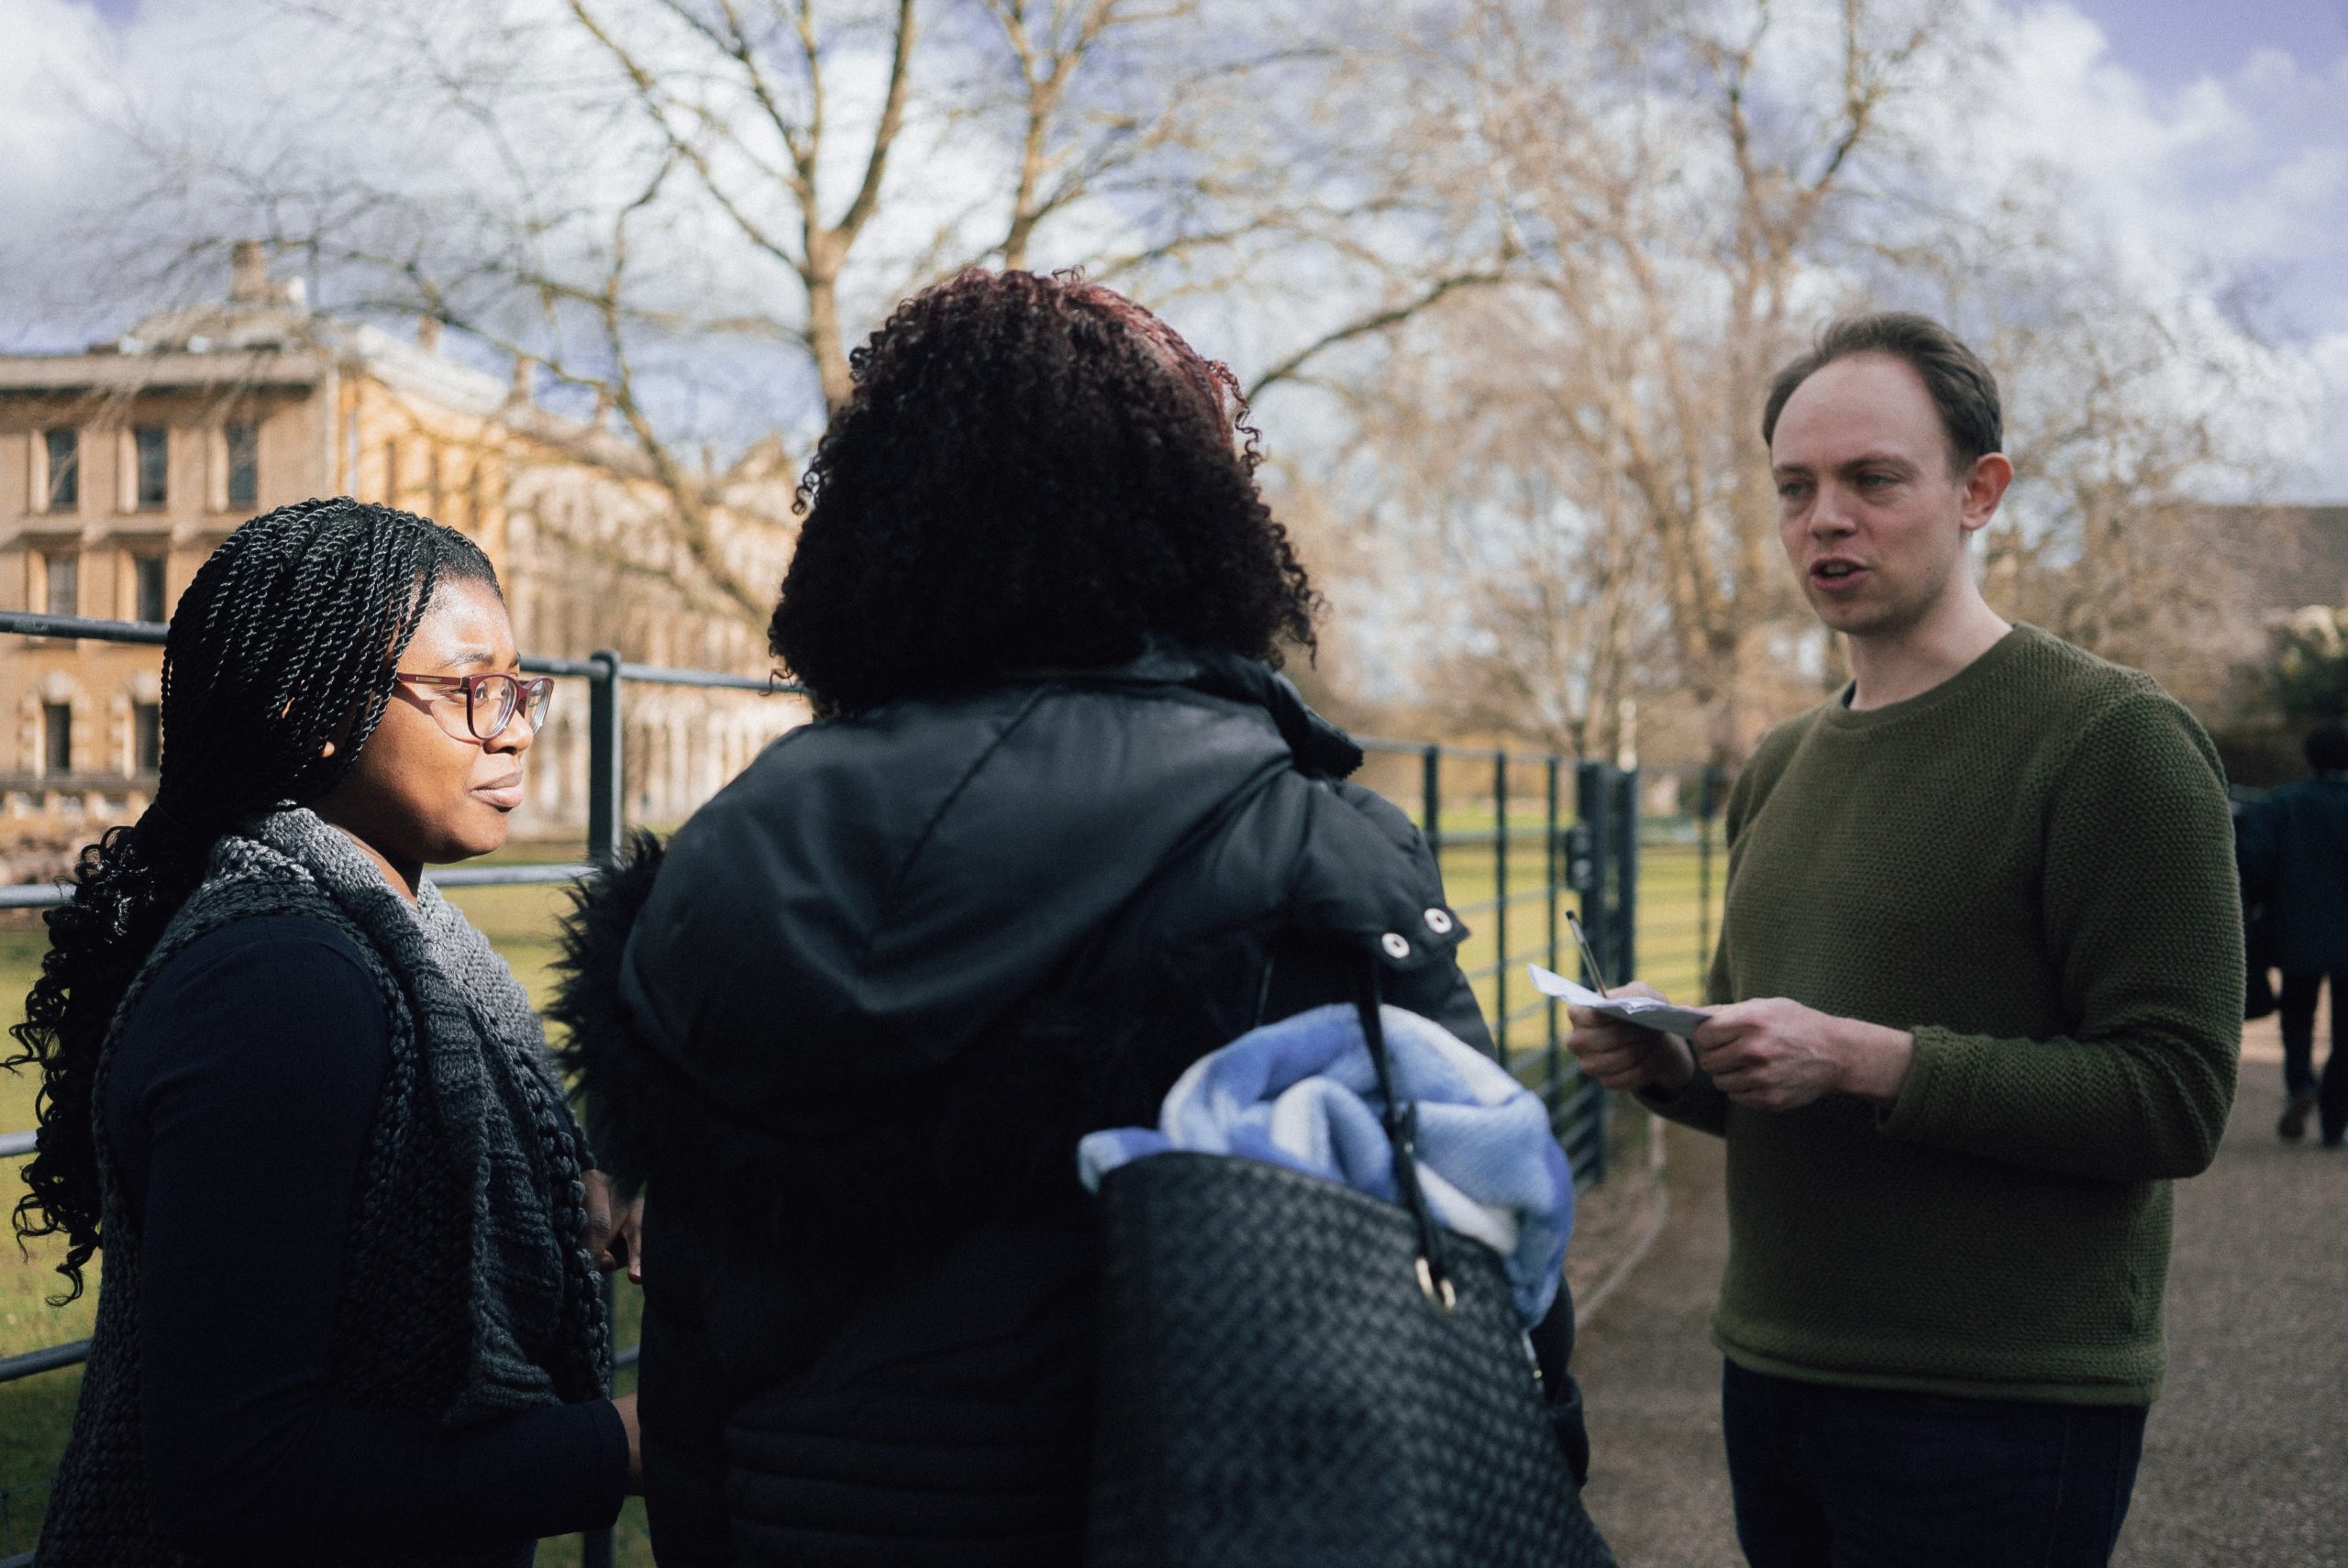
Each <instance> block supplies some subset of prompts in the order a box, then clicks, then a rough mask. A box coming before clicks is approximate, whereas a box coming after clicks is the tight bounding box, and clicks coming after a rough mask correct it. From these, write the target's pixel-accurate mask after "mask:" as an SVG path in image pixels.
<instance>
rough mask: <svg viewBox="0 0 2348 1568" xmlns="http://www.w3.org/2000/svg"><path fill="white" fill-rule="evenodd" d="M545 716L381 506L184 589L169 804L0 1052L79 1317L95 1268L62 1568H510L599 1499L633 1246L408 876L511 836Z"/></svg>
mask: <svg viewBox="0 0 2348 1568" xmlns="http://www.w3.org/2000/svg"><path fill="white" fill-rule="evenodd" d="M547 699H548V683H547V682H545V681H543V680H527V679H523V678H522V677H521V676H520V674H519V667H518V660H517V657H516V655H515V648H514V635H513V629H512V626H511V624H510V623H509V622H508V620H507V617H506V613H505V606H504V602H503V600H502V599H501V597H500V595H499V591H498V587H497V580H496V576H495V574H494V572H493V570H492V569H491V567H490V563H489V561H488V558H486V557H484V556H483V555H482V552H481V551H480V549H479V548H478V547H475V546H474V545H473V544H472V543H471V541H469V540H467V539H466V538H465V537H464V536H462V535H460V534H458V533H456V532H454V531H453V530H451V529H448V528H444V527H441V526H439V525H437V524H434V523H431V522H427V521H426V520H425V519H423V518H421V517H415V516H411V515H409V514H408V513H403V512H395V511H393V510H391V509H390V508H388V507H382V506H373V505H367V504H362V503H360V502H354V501H349V500H330V501H310V502H302V503H300V504H299V505H294V506H289V507H285V508H282V509H281V510H279V511H276V512H272V513H267V514H266V515H263V516H260V517H256V518H254V519H253V520H252V521H251V522H249V523H247V524H245V525H243V526H242V527H240V528H238V530H237V531H236V532H235V533H233V534H231V535H230V536H228V538H227V542H226V543H224V544H223V545H222V546H221V547H220V548H219V549H218V550H217V551H216V552H215V553H214V554H213V556H212V557H211V558H210V559H208V560H207V561H205V564H204V566H203V567H202V568H201V569H199V570H198V571H197V573H196V575H195V579H194V581H193V582H192V583H190V584H189V586H188V589H187V591H186V593H185V595H184V596H183V598H182V599H181V600H180V602H179V605H178V608H177V610H176V612H175V613H173V615H172V624H171V633H170V636H169V639H168V640H167V641H166V643H165V645H164V650H163V695H162V709H163V712H162V718H163V755H162V765H161V781H160V783H159V785H158V788H157V790H156V796H155V801H154V804H153V805H152V806H150V808H149V809H148V811H147V812H146V813H145V814H144V815H142V816H141V817H140V818H139V820H138V823H136V824H135V825H133V826H129V827H118V828H115V829H113V830H111V831H110V832H108V833H107V834H105V837H104V839H102V840H101V841H100V842H99V843H98V844H97V845H93V846H92V847H91V848H89V849H87V850H85V851H83V856H82V859H81V862H80V865H79V867H77V869H76V874H75V879H74V885H73V889H72V900H71V901H70V902H68V903H66V904H64V905H62V906H61V907H60V908H58V909H57V910H55V911H52V912H51V913H50V916H49V925H50V951H49V954H48V956H47V957H46V959H45V960H44V961H43V963H42V967H41V977H40V979H39V982H38V983H37V984H36V985H35V986H34V988H33V990H32V994H31V996H30V997H29V998H28V1001H27V1004H26V1021H25V1022H24V1023H22V1024H20V1025H18V1026H17V1029H16V1031H15V1032H16V1035H17V1040H18V1041H19V1042H20V1043H22V1044H23V1045H24V1047H25V1055H24V1056H22V1057H19V1058H17V1059H18V1060H19V1061H25V1060H29V1061H31V1062H33V1063H35V1064H37V1065H38V1066H39V1069H40V1071H41V1074H42V1077H43V1095H42V1100H41V1127H40V1135H39V1150H38V1153H37V1154H35V1156H34V1158H33V1160H32V1162H31V1164H30V1165H28V1167H27V1169H26V1184H27V1186H28V1187H29V1188H30V1191H29V1192H28V1195H27V1196H26V1198H24V1200H23V1201H22V1202H21V1203H20V1204H19V1205H18V1208H17V1216H16V1223H17V1230H18V1231H19V1232H20V1233H21V1234H25V1235H47V1234H52V1233H62V1234H63V1235H64V1236H65V1238H66V1241H67V1243H68V1251H67V1253H66V1259H65V1262H64V1263H63V1264H61V1266H60V1272H61V1274H63V1275H65V1276H66V1279H67V1281H68V1286H69V1290H68V1294H69V1295H73V1294H78V1293H79V1292H80V1290H81V1289H82V1286H83V1269H84V1267H85V1266H86V1265H87V1264H88V1263H89V1261H90V1259H91V1256H92V1254H93V1253H94V1252H95V1251H96V1250H97V1249H98V1248H100V1247H104V1249H105V1277H104V1279H103V1281H102V1282H101V1284H100V1286H99V1297H98V1315H97V1327H96V1330H95V1333H94V1339H93V1342H92V1345H91V1351H90V1359H89V1364H88V1369H87V1372H86V1374H85V1375H84V1378H83V1385H82V1392H81V1400H80V1405H79V1408H77V1410H76V1412H75V1415H74V1420H73V1432H72V1440H71V1441H70V1442H69V1444H68V1446H67V1449H66V1452H65V1457H64V1460H63V1462H62V1463H61V1467H60V1470H59V1473H58V1477H57V1482H56V1485H55V1488H54V1490H53V1491H52V1493H51V1494H50V1507H49V1512H48V1517H47V1519H46V1521H45V1524H44V1526H43V1529H42V1534H41V1541H40V1550H39V1561H40V1562H42V1563H43V1564H44V1565H46V1568H80V1565H83V1564H90V1565H93V1568H97V1565H103V1568H126V1565H139V1564H150V1563H152V1564H165V1563H170V1564H185V1563H191V1562H238V1563H256V1562H302V1563H305V1564H306V1563H324V1562H341V1561H366V1562H433V1563H467V1564H471V1563H481V1564H503V1565H508V1568H510V1565H513V1564H519V1563H526V1562H528V1561H529V1559H530V1554H531V1542H532V1541H533V1540H535V1539H536V1538H537V1537H539V1536H543V1535H551V1534H558V1533H564V1532H568V1531H571V1530H578V1529H593V1528H598V1527H600V1526H602V1525H604V1524H608V1523H609V1522H610V1521H611V1520H612V1518H614V1516H615V1514H616V1513H617V1511H618V1507H619V1504H620V1501H621V1498H622V1495H623V1493H624V1492H625V1491H626V1488H627V1487H628V1486H629V1485H630V1484H631V1478H632V1476H633V1474H635V1470H636V1451H637V1443H636V1436H635V1431H636V1422H635V1409H634V1399H633V1397H628V1398H626V1399H623V1400H619V1401H616V1402H615V1401H612V1400H608V1399H606V1398H604V1377H605V1375H606V1373H607V1371H608V1369H609V1364H610V1339H609V1332H608V1325H607V1323H606V1321H605V1316H604V1305H603V1296H602V1292H601V1289H600V1284H599V1281H598V1279H597V1277H596V1270H597V1268H598V1267H599V1266H602V1267H605V1268H608V1267H610V1266H611V1265H612V1264H613V1261H614V1256H615V1253H624V1252H625V1250H626V1243H625V1242H621V1241H615V1239H614V1238H613V1237H612V1236H611V1234H610V1204H609V1199H608V1196H607V1193H606V1189H605V1187H604V1182H603V1178H602V1176H600V1174H599V1173H596V1172H594V1171H593V1170H591V1169H590V1168H589V1166H590V1165H591V1162H590V1160H589V1157H588V1154H587V1149H586V1144H585V1141H584V1140H583V1138H582V1137H581V1135H580V1132H579V1130H578V1127H577V1125H576V1123H575V1122H574V1121H572V1119H571V1117H570V1110H569V1108H568V1106H567V1104H566V1102H565V1099H564V1095H563V1092H562V1089H561V1087H560V1085H559V1082H558V1080H557V1079H556V1078H555V1077H554V1076H553V1074H552V1072H551V1070H550V1068H549V1066H548V1059H547V1055H546V1049H545V1041H544V1038H543V1036H542V1034H541V1033H540V1031H539V1027H538V1024H537V1018H536V1016H535V1015H534V1013H533V1012H532V1011H531V1008H530V1004H529V1000H528V998H527V997H526V995H525V994H524V992H523V990H522V988H521V987H520V985H519V984H518V983H517V982H516V981H515V978H514V976H513V973H512V971H511V970H509V969H508V968H507V967H506V966H505V965H504V962H503V961H502V960H501V959H500V958H499V957H498V956H497V955H496V954H495V953H494V952H493V951H492V950H491V948H490V946H489V944H488V943H487V942H486V941H485V940H484V939H483V938H482V935H481V933H479V932H477V931H475V930H474V929H473V928H472V927H471V925H470V924H469V923H468V922H466V921H465V919H464V917H463V916H462V915H461V914H460V913H458V912H457V911H456V910H455V909H454V908H453V907H451V906H450V905H449V903H448V902H447V901H446V900H443V899H442V898H441V897H440V895H439V894H438V893H437V892H436V891H435V890H434V889H432V888H431V887H430V886H429V885H428V884H426V883H425V882H424V881H423V879H422V873H423V867H425V866H426V864H429V863H433V862H442V861H450V860H461V859H464V858H466V857H468V856H476V855H482V854H485V853H487V852H488V851H490V850H493V849H495V848H497V847H498V846H499V845H501V844H503V843H504V839H505V832H506V817H507V814H508V813H509V812H512V811H513V810H514V808H515V806H517V805H518V804H520V803H521V800H522V767H523V759H524V757H525V756H526V754H527V752H528V750H529V748H530V745H531V743H532V741H533V740H534V738H535V737H536V735H537V726H538V723H540V722H541V721H542V720H543V717H544V714H545V709H546V702H547ZM599 1253H600V1254H601V1256H600V1257H599V1255H598V1254H599Z"/></svg>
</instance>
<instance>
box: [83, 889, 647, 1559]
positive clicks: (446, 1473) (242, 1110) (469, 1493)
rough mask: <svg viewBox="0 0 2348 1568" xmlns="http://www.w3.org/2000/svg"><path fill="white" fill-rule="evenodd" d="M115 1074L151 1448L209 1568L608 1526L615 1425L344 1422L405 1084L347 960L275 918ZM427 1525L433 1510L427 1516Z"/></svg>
mask: <svg viewBox="0 0 2348 1568" xmlns="http://www.w3.org/2000/svg"><path fill="white" fill-rule="evenodd" d="M119 1052H120V1055H118V1057H117V1066H116V1071H117V1073H119V1074H121V1075H122V1076H121V1077H118V1078H117V1088H118V1089H119V1090H121V1091H123V1092H121V1094H120V1096H119V1099H118V1100H115V1101H112V1102H111V1103H110V1112H111V1111H112V1110H113V1108H114V1106H115V1105H117V1104H118V1105H119V1106H120V1107H121V1111H120V1118H119V1120H117V1119H116V1116H115V1115H113V1114H110V1116H109V1128H108V1133H109V1136H110V1137H112V1138H113V1139H114V1140H115V1142H116V1146H117V1148H122V1147H124V1146H126V1145H127V1146H128V1147H129V1149H130V1150H131V1151H133V1154H132V1157H131V1158H130V1159H128V1160H127V1161H126V1164H128V1165H135V1166H136V1167H137V1168H138V1173H139V1176H140V1178H141V1179H140V1180H139V1181H138V1182H137V1183H135V1184H134V1191H136V1192H138V1193H140V1194H141V1196H142V1198H143V1210H144V1212H143V1225H142V1252H141V1257H140V1264H139V1273H138V1323H139V1357H140V1372H141V1382H140V1389H139V1398H140V1405H139V1408H140V1426H141V1431H142V1436H143V1441H144V1449H145V1455H146V1462H147V1469H148V1483H149V1486H148V1490H149V1496H150V1507H151V1509H152V1512H153V1515H154V1522H155V1525H156V1528H157V1529H158V1530H159V1531H160V1532H161V1534H163V1535H164V1536H165V1538H166V1539H168V1540H172V1541H173V1542H175V1543H178V1544H180V1545H182V1546H183V1547H186V1548H188V1549H191V1550H194V1551H197V1552H199V1553H200V1554H204V1555H207V1556H219V1557H222V1558H224V1559H226V1558H233V1559H235V1560H237V1561H239V1562H246V1561H278V1560H300V1561H315V1560H316V1558H317V1557H318V1556H319V1555H320V1554H324V1553H327V1552H328V1551H333V1552H334V1553H335V1554H337V1555H338V1556H339V1555H342V1554H346V1553H347V1552H348V1551H349V1546H350V1541H351V1521H352V1520H353V1519H365V1520H367V1521H369V1524H368V1528H367V1534H368V1538H369V1543H370V1546H369V1550H370V1551H380V1552H382V1553H384V1554H391V1555H402V1554H404V1555H414V1554H415V1553H416V1552H420V1551H449V1550H469V1551H480V1550H482V1549H484V1548H493V1547H496V1546H498V1545H500V1544H502V1543H509V1542H510V1543H513V1544H514V1545H515V1546H517V1547H518V1546H519V1545H521V1544H522V1543H523V1542H526V1541H527V1540H531V1539H533V1538H536V1537H538V1536H542V1535H550V1534H558V1533H563V1532H567V1531H570V1530H576V1529H589V1528H595V1527H599V1526H601V1525H604V1524H608V1523H609V1522H611V1520H612V1519H613V1518H615V1516H616V1514H617V1512H618V1509H619V1504H620V1500H621V1496H622V1493H623V1492H624V1490H625V1488H626V1474H627V1446H626V1443H627V1440H626V1432H625V1430H623V1428H622V1427H621V1425H620V1421H619V1417H618V1413H617V1412H616V1411H615V1409H614V1408H612V1406H611V1405H610V1404H609V1403H608V1402H607V1401H602V1400H598V1401H595V1402H593V1403H590V1404H584V1405H570V1406H550V1407H548V1408H542V1409H536V1410H530V1411H526V1412H524V1413H522V1414H519V1415H515V1416H511V1417H507V1418H504V1419H500V1420H496V1421H491V1422H487V1423H483V1424H482V1425H479V1426H475V1427H471V1428H467V1429H465V1430H461V1431H449V1430H442V1429H441V1428H439V1427H438V1426H437V1425H436V1424H434V1423H431V1422H428V1421H425V1420H420V1419H407V1418H403V1417H397V1416H393V1415H389V1414H386V1413H383V1412H380V1411H373V1410H367V1409H361V1408H355V1407H353V1406H350V1405H348V1404H344V1403H342V1402H340V1401H338V1399H337V1398H336V1397H335V1396H334V1393H333V1386H332V1383H331V1381H330V1379H329V1377H328V1374H327V1347H328V1342H329V1338H330V1335H331V1331H332V1326H333V1321H334V1312H335V1304H336V1300H337V1297H338V1288H339V1281H340V1274H341V1267H342V1253H343V1245H344V1240H345V1235H346V1231H347V1228H348V1226H349V1217H350V1213H351V1210H352V1207H353V1198H354V1194H355V1187H356V1183H357V1173H358V1170H359V1166H360V1160H361V1157H362V1155H363V1152H364V1148H365V1143H366V1138H367V1132H368V1128H369V1124H370V1122H371V1120H372V1118H373V1115H374V1110H375V1105H376V1101H377V1099H378V1098H379V1096H380V1093H381V1090H382V1077H383V1073H384V1070H385V1067H386V1065H387V1062H388V1055H389V1053H388V1035H387V1029H386V1023H385V1019H384V1012H383V1004H382V998H381V996H380V995H379V994H378V992H377V989H376V986H375V982H374V981H373V979H372V978H371V977H370V976H369V974H368V973H367V971H366V970H365V969H364V968H363V967H361V964H360V958H359V956H358V955H357V953H356V951H355V950H354V949H353V948H352V947H351V945H350V944H349V940H348V938H346V937H344V936H342V935H341V933H338V932H335V931H333V930H332V929H331V928H329V927H327V926H324V925H322V924H320V923H318V922H313V921H307V920H302V919H297V918H292V917H265V918H260V919H255V920H248V921H242V922H237V923H236V924H234V925H231V926H228V927H226V928H224V929H223V930H221V931H219V932H216V933H212V934H211V935H209V936H206V937H205V938H203V939H201V940H200V941H198V942H197V943H196V944H194V945H193V946H192V947H190V948H189V949H188V951H187V952H186V953H184V954H183V955H180V957H179V958H177V959H175V960H174V961H173V962H172V965H171V966H168V967H167V968H166V969H165V970H164V971H163V972H162V973H161V974H160V975H159V976H158V977H157V978H156V980H155V982H154V984H153V985H152V986H151V987H150V989H149V991H148V993H147V995H146V996H145V997H144V998H143V999H142V1001H141V1005H140V1006H139V1008H138V1011H137V1014H136V1016H135V1017H134V1018H133V1019H132V1020H130V1021H129V1022H128V1024H127V1027H126V1030H125V1035H124V1039H123V1041H122V1042H121V1044H120V1047H119ZM426 1501H428V1505H429V1506H424V1507H420V1506H418V1504H419V1502H426Z"/></svg>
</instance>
